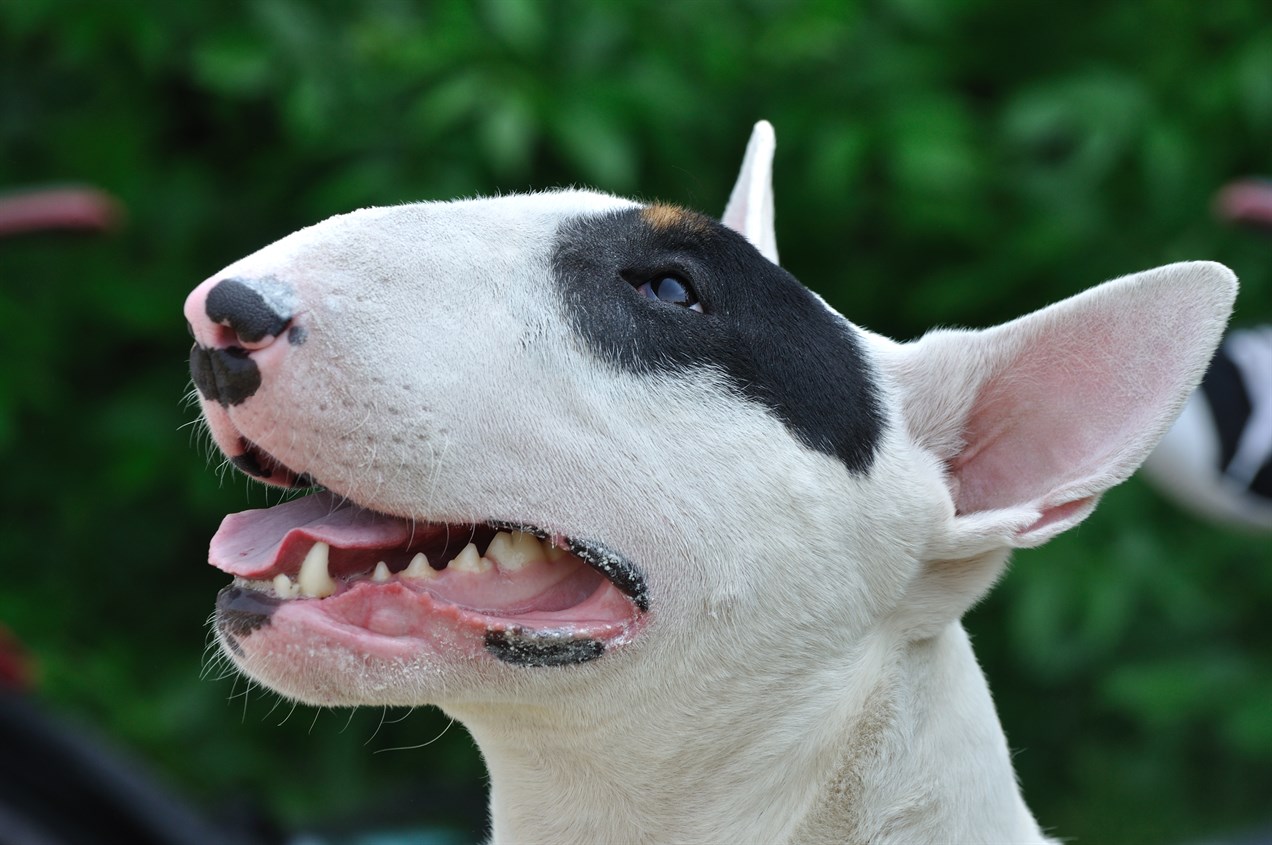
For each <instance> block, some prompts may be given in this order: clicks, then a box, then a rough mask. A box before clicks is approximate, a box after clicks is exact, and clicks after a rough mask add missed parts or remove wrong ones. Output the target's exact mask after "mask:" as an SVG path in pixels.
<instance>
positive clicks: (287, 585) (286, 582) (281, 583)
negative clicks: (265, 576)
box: [273, 572, 300, 599]
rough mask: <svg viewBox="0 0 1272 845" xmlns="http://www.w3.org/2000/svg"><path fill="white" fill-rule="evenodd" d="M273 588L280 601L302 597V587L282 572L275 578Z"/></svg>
mask: <svg viewBox="0 0 1272 845" xmlns="http://www.w3.org/2000/svg"><path fill="white" fill-rule="evenodd" d="M273 587H274V593H275V594H276V595H277V596H278V597H279V598H280V599H294V598H296V597H297V596H299V595H300V587H299V586H298V585H297V584H295V583H294V582H293V581H292V579H290V578H288V577H287V576H286V575H284V574H282V573H281V572H280V573H278V574H277V575H275V576H274V582H273Z"/></svg>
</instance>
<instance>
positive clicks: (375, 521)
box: [208, 493, 412, 578]
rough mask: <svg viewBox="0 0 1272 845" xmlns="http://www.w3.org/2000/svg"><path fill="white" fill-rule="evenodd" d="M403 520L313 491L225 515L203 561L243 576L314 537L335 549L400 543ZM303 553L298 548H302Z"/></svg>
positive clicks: (264, 569) (407, 526) (265, 569)
mask: <svg viewBox="0 0 1272 845" xmlns="http://www.w3.org/2000/svg"><path fill="white" fill-rule="evenodd" d="M411 530H412V527H411V523H410V522H409V521H407V520H405V519H397V518H395V517H391V516H384V515H382V514H378V513H374V512H372V511H367V510H363V509H361V508H357V507H353V506H352V505H348V504H341V503H340V502H339V501H338V500H337V498H336V497H335V496H332V495H331V494H329V493H315V494H313V495H310V496H306V497H305V498H303V499H295V500H293V501H290V502H284V503H283V504H281V505H275V506H274V507H272V508H263V509H261V510H251V511H243V512H242V513H234V514H230V515H229V516H227V517H226V518H225V519H224V520H222V521H221V527H220V528H219V529H217V532H216V534H215V535H214V536H213V537H212V544H211V546H210V547H209V549H208V562H209V563H211V564H212V565H213V566H215V567H216V568H217V569H220V570H222V571H224V572H228V573H230V574H231V575H238V576H241V577H243V578H260V577H262V576H265V575H267V574H271V570H273V568H274V564H275V562H276V561H278V560H281V559H282V558H283V557H285V556H287V557H290V555H286V554H284V553H285V552H287V551H288V550H290V549H291V547H293V546H294V545H296V544H302V545H303V546H304V549H305V550H307V549H308V547H309V546H311V545H313V544H314V543H316V542H318V541H322V542H324V543H327V544H329V545H330V546H331V547H332V548H340V549H350V550H353V549H390V548H395V547H397V548H401V547H405V546H406V545H407V543H408V542H409V541H410V539H411ZM302 553H303V551H302Z"/></svg>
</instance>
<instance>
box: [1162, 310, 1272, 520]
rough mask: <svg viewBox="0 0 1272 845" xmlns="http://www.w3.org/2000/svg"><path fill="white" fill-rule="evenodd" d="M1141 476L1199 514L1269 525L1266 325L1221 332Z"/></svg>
mask: <svg viewBox="0 0 1272 845" xmlns="http://www.w3.org/2000/svg"><path fill="white" fill-rule="evenodd" d="M1144 475H1145V477H1146V478H1148V480H1149V481H1150V482H1152V483H1153V485H1154V486H1156V487H1157V489H1158V490H1160V491H1161V492H1162V493H1163V494H1165V495H1166V496H1167V497H1169V498H1171V499H1173V500H1175V501H1176V502H1178V503H1179V504H1180V505H1182V506H1184V507H1185V508H1188V509H1189V510H1191V511H1193V512H1195V513H1197V514H1199V515H1201V516H1205V517H1209V518H1211V519H1215V520H1218V521H1221V522H1226V523H1230V524H1234V525H1240V526H1244V527H1246V528H1251V529H1256V530H1262V531H1272V325H1265V326H1257V327H1254V328H1250V329H1243V330H1240V331H1234V332H1232V333H1230V334H1229V335H1228V337H1227V338H1226V339H1225V340H1224V342H1223V345H1222V346H1220V347H1219V351H1218V352H1217V353H1215V359H1214V361H1213V362H1212V363H1211V365H1210V369H1209V370H1208V371H1207V372H1206V376H1205V378H1204V379H1203V380H1202V383H1201V387H1200V388H1198V389H1197V391H1196V392H1195V393H1194V394H1193V395H1192V397H1190V398H1189V400H1188V404H1187V405H1185V406H1184V410H1183V413H1181V414H1180V416H1179V420H1178V421H1177V422H1176V423H1175V425H1174V427H1173V428H1171V430H1170V431H1169V432H1168V433H1167V434H1166V437H1165V438H1163V440H1162V441H1161V443H1160V444H1159V445H1158V447H1157V448H1156V450H1154V451H1153V453H1152V454H1151V455H1150V456H1149V458H1148V461H1147V462H1146V463H1145V464H1144Z"/></svg>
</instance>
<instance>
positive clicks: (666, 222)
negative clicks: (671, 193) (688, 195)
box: [640, 204, 706, 231]
mask: <svg viewBox="0 0 1272 845" xmlns="http://www.w3.org/2000/svg"><path fill="white" fill-rule="evenodd" d="M640 216H641V217H642V218H644V220H645V222H646V223H648V224H649V225H650V226H653V227H654V228H655V229H674V228H685V229H691V230H695V231H700V230H703V229H705V228H706V226H705V225H704V224H705V220H706V218H704V217H703V216H702V215H701V214H697V213H696V212H693V211H689V210H687V209H684V208H681V207H680V206H678V205H662V204H655V205H647V206H645V207H644V208H643V209H641V212H640Z"/></svg>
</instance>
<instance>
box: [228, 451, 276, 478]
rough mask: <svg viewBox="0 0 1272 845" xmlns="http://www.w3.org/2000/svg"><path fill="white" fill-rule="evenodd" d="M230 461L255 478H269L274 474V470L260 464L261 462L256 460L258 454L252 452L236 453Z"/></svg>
mask: <svg viewBox="0 0 1272 845" xmlns="http://www.w3.org/2000/svg"><path fill="white" fill-rule="evenodd" d="M230 463H232V464H233V465H234V466H235V467H237V468H238V469H239V470H241V471H242V472H245V473H247V474H248V475H250V476H252V477H253V478H269V477H270V476H271V475H273V473H272V472H270V471H269V470H267V469H265V468H264V467H263V466H261V465H260V462H259V461H257V460H256V455H255V454H253V453H252V452H244V453H243V454H241V455H235V456H234V457H232V458H230Z"/></svg>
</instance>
